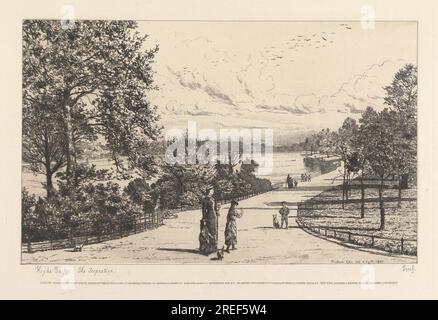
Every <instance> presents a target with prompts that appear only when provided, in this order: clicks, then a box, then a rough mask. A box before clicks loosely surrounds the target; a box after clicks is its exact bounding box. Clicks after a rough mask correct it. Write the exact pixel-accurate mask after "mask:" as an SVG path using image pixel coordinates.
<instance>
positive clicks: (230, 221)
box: [225, 200, 241, 252]
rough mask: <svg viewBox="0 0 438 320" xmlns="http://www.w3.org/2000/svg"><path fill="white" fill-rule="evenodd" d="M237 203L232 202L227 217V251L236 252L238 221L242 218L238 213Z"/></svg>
mask: <svg viewBox="0 0 438 320" xmlns="http://www.w3.org/2000/svg"><path fill="white" fill-rule="evenodd" d="M238 205H239V203H238V202H237V201H234V200H233V201H231V205H230V209H229V210H228V215H227V224H226V226H225V245H226V246H227V248H226V251H227V252H229V251H230V247H231V250H235V249H236V245H237V223H236V219H237V218H240V217H241V214H240V213H239V212H238V211H237V208H236V207H237V206H238Z"/></svg>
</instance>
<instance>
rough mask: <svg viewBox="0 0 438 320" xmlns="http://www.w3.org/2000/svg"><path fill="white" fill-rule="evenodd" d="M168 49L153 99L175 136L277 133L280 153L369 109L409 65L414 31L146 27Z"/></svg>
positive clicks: (160, 59)
mask: <svg viewBox="0 0 438 320" xmlns="http://www.w3.org/2000/svg"><path fill="white" fill-rule="evenodd" d="M139 31H140V32H141V33H144V34H148V35H149V38H148V40H147V46H153V45H155V44H158V45H159V47H160V50H159V53H158V54H157V56H156V59H155V64H154V70H155V72H156V74H155V81H156V84H157V85H158V87H159V88H160V89H159V90H158V91H156V92H153V93H150V99H151V101H152V102H153V103H154V104H156V105H157V106H158V108H159V112H160V114H161V117H162V119H161V122H162V124H163V125H164V127H165V128H167V129H170V128H175V127H178V128H185V127H186V126H187V121H188V120H191V121H196V122H197V124H198V127H202V128H204V127H205V128H214V129H217V128H242V127H247V128H248V127H249V128H273V129H274V139H275V141H276V143H279V144H284V143H287V142H288V141H295V140H297V139H298V140H299V139H300V137H301V136H302V135H303V134H305V133H306V132H309V131H311V130H319V129H321V128H327V127H328V128H331V129H336V128H338V127H339V126H340V125H341V124H342V121H343V120H344V119H345V117H347V116H351V117H359V116H360V113H361V111H363V110H364V109H365V108H366V107H367V106H368V105H371V106H373V107H375V108H376V109H381V108H382V107H383V99H382V97H383V94H384V92H383V89H382V87H383V86H385V85H388V84H389V83H390V82H391V80H392V77H393V75H394V73H395V72H396V71H397V70H398V69H399V68H401V67H402V66H403V65H404V64H406V63H413V64H416V53H417V49H416V44H417V36H416V35H417V26H416V24H415V23H413V22H377V23H376V24H375V28H374V29H369V28H368V29H364V28H362V27H361V24H360V23H359V22H344V23H343V22H158V21H156V22H139Z"/></svg>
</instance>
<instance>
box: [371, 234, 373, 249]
mask: <svg viewBox="0 0 438 320" xmlns="http://www.w3.org/2000/svg"><path fill="white" fill-rule="evenodd" d="M371 247H374V236H371Z"/></svg>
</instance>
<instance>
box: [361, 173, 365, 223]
mask: <svg viewBox="0 0 438 320" xmlns="http://www.w3.org/2000/svg"><path fill="white" fill-rule="evenodd" d="M364 217H365V186H364V183H363V172H362V174H361V176H360V218H361V219H363V218H364Z"/></svg>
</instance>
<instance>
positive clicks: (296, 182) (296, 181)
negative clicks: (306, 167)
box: [294, 179, 298, 188]
mask: <svg viewBox="0 0 438 320" xmlns="http://www.w3.org/2000/svg"><path fill="white" fill-rule="evenodd" d="M294 185H295V188H298V180H296V179H294Z"/></svg>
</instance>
